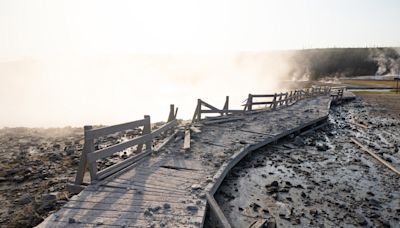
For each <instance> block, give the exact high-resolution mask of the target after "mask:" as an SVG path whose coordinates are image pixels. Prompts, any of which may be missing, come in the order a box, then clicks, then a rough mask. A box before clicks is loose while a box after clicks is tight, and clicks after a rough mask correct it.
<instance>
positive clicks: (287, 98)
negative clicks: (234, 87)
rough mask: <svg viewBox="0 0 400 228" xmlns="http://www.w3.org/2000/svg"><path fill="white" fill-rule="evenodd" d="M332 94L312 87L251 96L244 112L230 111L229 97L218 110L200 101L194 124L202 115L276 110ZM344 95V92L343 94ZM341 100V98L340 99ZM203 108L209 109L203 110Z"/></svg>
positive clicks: (327, 88) (324, 87) (240, 111)
mask: <svg viewBox="0 0 400 228" xmlns="http://www.w3.org/2000/svg"><path fill="white" fill-rule="evenodd" d="M330 92H331V88H330V87H327V86H321V87H312V88H305V89H299V90H294V91H289V92H286V93H275V94H249V96H248V97H247V99H246V103H245V104H244V109H243V110H230V109H229V97H228V96H227V97H226V100H225V104H224V107H223V108H222V109H218V108H216V107H215V106H212V105H210V104H209V103H207V102H205V101H203V100H201V99H198V100H197V106H196V110H195V112H194V115H193V118H192V122H197V121H200V120H201V117H202V114H220V115H221V116H223V115H229V114H235V113H243V112H246V111H253V110H256V109H255V107H259V106H264V107H263V108H262V109H259V108H258V109H257V110H263V109H276V108H278V107H282V106H287V105H291V104H293V103H296V102H297V101H298V100H301V99H304V98H308V97H314V96H320V95H328V94H330ZM342 94H343V92H342ZM340 98H341V97H340ZM203 107H205V108H207V109H203Z"/></svg>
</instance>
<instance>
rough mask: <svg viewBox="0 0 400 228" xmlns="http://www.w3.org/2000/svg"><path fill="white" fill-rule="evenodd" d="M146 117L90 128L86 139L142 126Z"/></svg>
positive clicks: (145, 121)
mask: <svg viewBox="0 0 400 228" xmlns="http://www.w3.org/2000/svg"><path fill="white" fill-rule="evenodd" d="M147 121H148V120H147V119H141V120H136V121H132V122H128V123H123V124H117V125H113V126H109V127H102V128H97V129H92V130H90V131H88V135H87V137H88V139H93V138H97V137H100V136H106V135H110V134H114V133H116V132H120V131H126V130H131V129H134V128H137V127H141V126H144V125H145V124H146V123H147Z"/></svg>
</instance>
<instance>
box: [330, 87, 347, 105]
mask: <svg viewBox="0 0 400 228" xmlns="http://www.w3.org/2000/svg"><path fill="white" fill-rule="evenodd" d="M345 89H346V87H332V88H331V96H332V101H333V102H340V101H341V100H342V97H343V92H344V90H345Z"/></svg>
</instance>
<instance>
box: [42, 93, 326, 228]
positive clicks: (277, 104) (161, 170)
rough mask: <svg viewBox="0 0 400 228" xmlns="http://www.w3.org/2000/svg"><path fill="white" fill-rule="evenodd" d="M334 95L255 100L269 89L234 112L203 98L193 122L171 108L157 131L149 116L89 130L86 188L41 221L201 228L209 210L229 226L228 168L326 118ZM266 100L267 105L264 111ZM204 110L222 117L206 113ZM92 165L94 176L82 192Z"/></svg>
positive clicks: (85, 154) (56, 224)
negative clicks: (108, 163)
mask: <svg viewBox="0 0 400 228" xmlns="http://www.w3.org/2000/svg"><path fill="white" fill-rule="evenodd" d="M331 93H332V91H331V90H330V89H329V90H328V89H327V88H323V89H321V88H319V90H318V89H315V90H314V89H313V90H312V91H307V90H306V91H304V90H303V91H301V92H300V91H294V92H290V93H282V94H274V95H273V96H269V95H268V96H269V97H270V98H271V99H270V100H269V101H254V100H255V99H263V98H265V97H266V95H265V96H264V97H262V96H261V95H259V96H257V95H249V99H248V100H247V103H246V105H245V109H246V111H243V110H229V109H228V106H229V105H228V103H229V99H228V98H227V102H226V103H225V105H224V108H223V109H221V110H220V109H217V108H215V107H214V106H211V105H209V104H207V103H206V102H203V101H201V100H199V103H198V106H197V108H196V112H195V117H194V118H193V119H194V122H193V123H192V124H190V125H185V126H177V127H176V125H177V121H176V111H175V110H174V108H173V107H171V112H170V116H169V119H168V123H167V124H166V125H164V126H163V127H161V128H159V129H158V130H154V131H151V130H150V122H149V121H150V118H149V117H145V118H144V119H143V120H141V121H139V122H137V121H136V122H135V124H132V123H133V122H132V123H131V124H130V125H129V124H127V125H126V126H125V125H121V126H120V127H119V128H115V127H114V128H111V127H108V128H104V129H102V130H96V129H94V130H93V129H91V128H87V129H86V130H87V132H86V131H85V135H86V136H85V149H84V152H83V155H82V160H81V165H80V169H79V170H78V175H77V179H76V181H75V190H76V191H80V190H81V191H80V193H79V194H77V195H75V196H74V197H72V198H71V199H70V200H69V201H68V203H66V204H65V206H64V207H63V208H62V209H60V210H59V211H57V212H55V213H54V214H52V215H51V216H49V217H48V218H47V219H45V221H44V222H43V223H41V224H40V225H39V227H93V226H100V227H202V226H203V224H204V220H205V216H206V211H207V210H208V209H209V210H210V214H211V216H214V217H215V218H216V220H217V221H219V222H220V223H221V225H222V226H225V227H229V223H228V222H227V221H226V218H225V217H224V215H223V214H222V212H221V210H220V208H219V206H218V204H217V203H216V202H215V200H214V197H213V195H214V193H215V192H216V190H217V189H218V187H219V185H220V184H221V183H222V181H223V179H224V178H225V176H226V175H227V173H228V172H229V170H230V169H231V168H232V167H234V166H235V164H236V163H238V162H239V161H240V160H241V159H242V158H243V157H244V156H246V155H247V154H249V153H250V152H251V151H253V150H255V149H258V148H260V147H262V146H265V145H267V144H269V143H273V142H275V141H277V140H278V139H280V138H282V137H285V136H288V135H291V134H297V133H299V132H300V131H304V130H307V129H312V128H313V127H316V126H318V125H319V124H321V123H324V122H325V121H326V120H327V118H328V114H329V108H330V104H331V101H332V97H331V96H330V94H331ZM256 102H257V103H256ZM257 105H258V106H257ZM260 105H265V106H267V107H266V108H265V106H263V107H261V109H260V108H259V109H257V107H259V106H260ZM202 106H206V107H207V110H201V108H202ZM203 113H218V114H220V115H221V116H218V117H213V118H206V119H202V118H201V115H202V114H203ZM138 124H140V126H142V127H143V131H142V132H143V133H142V134H143V135H142V136H140V137H137V138H134V139H133V140H130V141H127V142H123V143H120V144H117V145H114V146H111V147H109V148H108V149H107V148H105V149H99V150H95V148H94V147H93V145H94V144H93V141H94V140H95V138H96V136H100V135H103V134H104V135H105V134H109V133H114V132H116V131H119V130H121V129H122V130H126V129H128V128H132V127H137V125H138ZM156 139H157V140H156ZM158 139H159V140H158ZM156 141H157V142H158V143H155V142H156ZM121 144H122V146H121ZM132 146H136V147H137V153H136V154H135V155H134V156H132V157H130V158H128V159H126V160H125V161H123V162H121V164H116V165H114V166H112V167H109V168H106V169H104V170H97V169H98V167H97V163H96V162H97V161H98V160H99V159H102V158H104V157H106V156H111V155H112V154H113V153H115V152H116V151H120V150H123V149H126V148H127V147H132ZM87 168H88V169H89V170H90V174H91V180H92V181H91V183H90V184H89V185H88V186H86V187H85V188H83V190H82V189H79V188H80V187H79V186H81V187H82V185H80V184H82V180H83V174H84V171H85V170H86V169H87Z"/></svg>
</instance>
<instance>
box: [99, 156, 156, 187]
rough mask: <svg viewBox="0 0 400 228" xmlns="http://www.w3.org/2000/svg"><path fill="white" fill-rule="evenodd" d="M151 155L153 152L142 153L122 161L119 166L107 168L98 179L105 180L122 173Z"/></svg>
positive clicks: (100, 173)
mask: <svg viewBox="0 0 400 228" xmlns="http://www.w3.org/2000/svg"><path fill="white" fill-rule="evenodd" d="M150 154H151V151H149V150H146V151H144V152H141V153H140V154H137V155H134V156H132V157H130V158H128V159H125V160H124V161H121V162H119V163H117V164H114V165H112V166H110V167H107V168H105V169H103V170H101V171H100V172H98V174H97V175H98V178H99V179H100V180H101V179H104V178H106V177H108V176H110V175H112V174H114V173H116V172H118V171H120V170H121V169H124V168H126V167H128V166H130V165H131V164H133V163H135V162H138V161H140V160H141V159H142V158H144V157H146V156H149V155H150Z"/></svg>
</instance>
